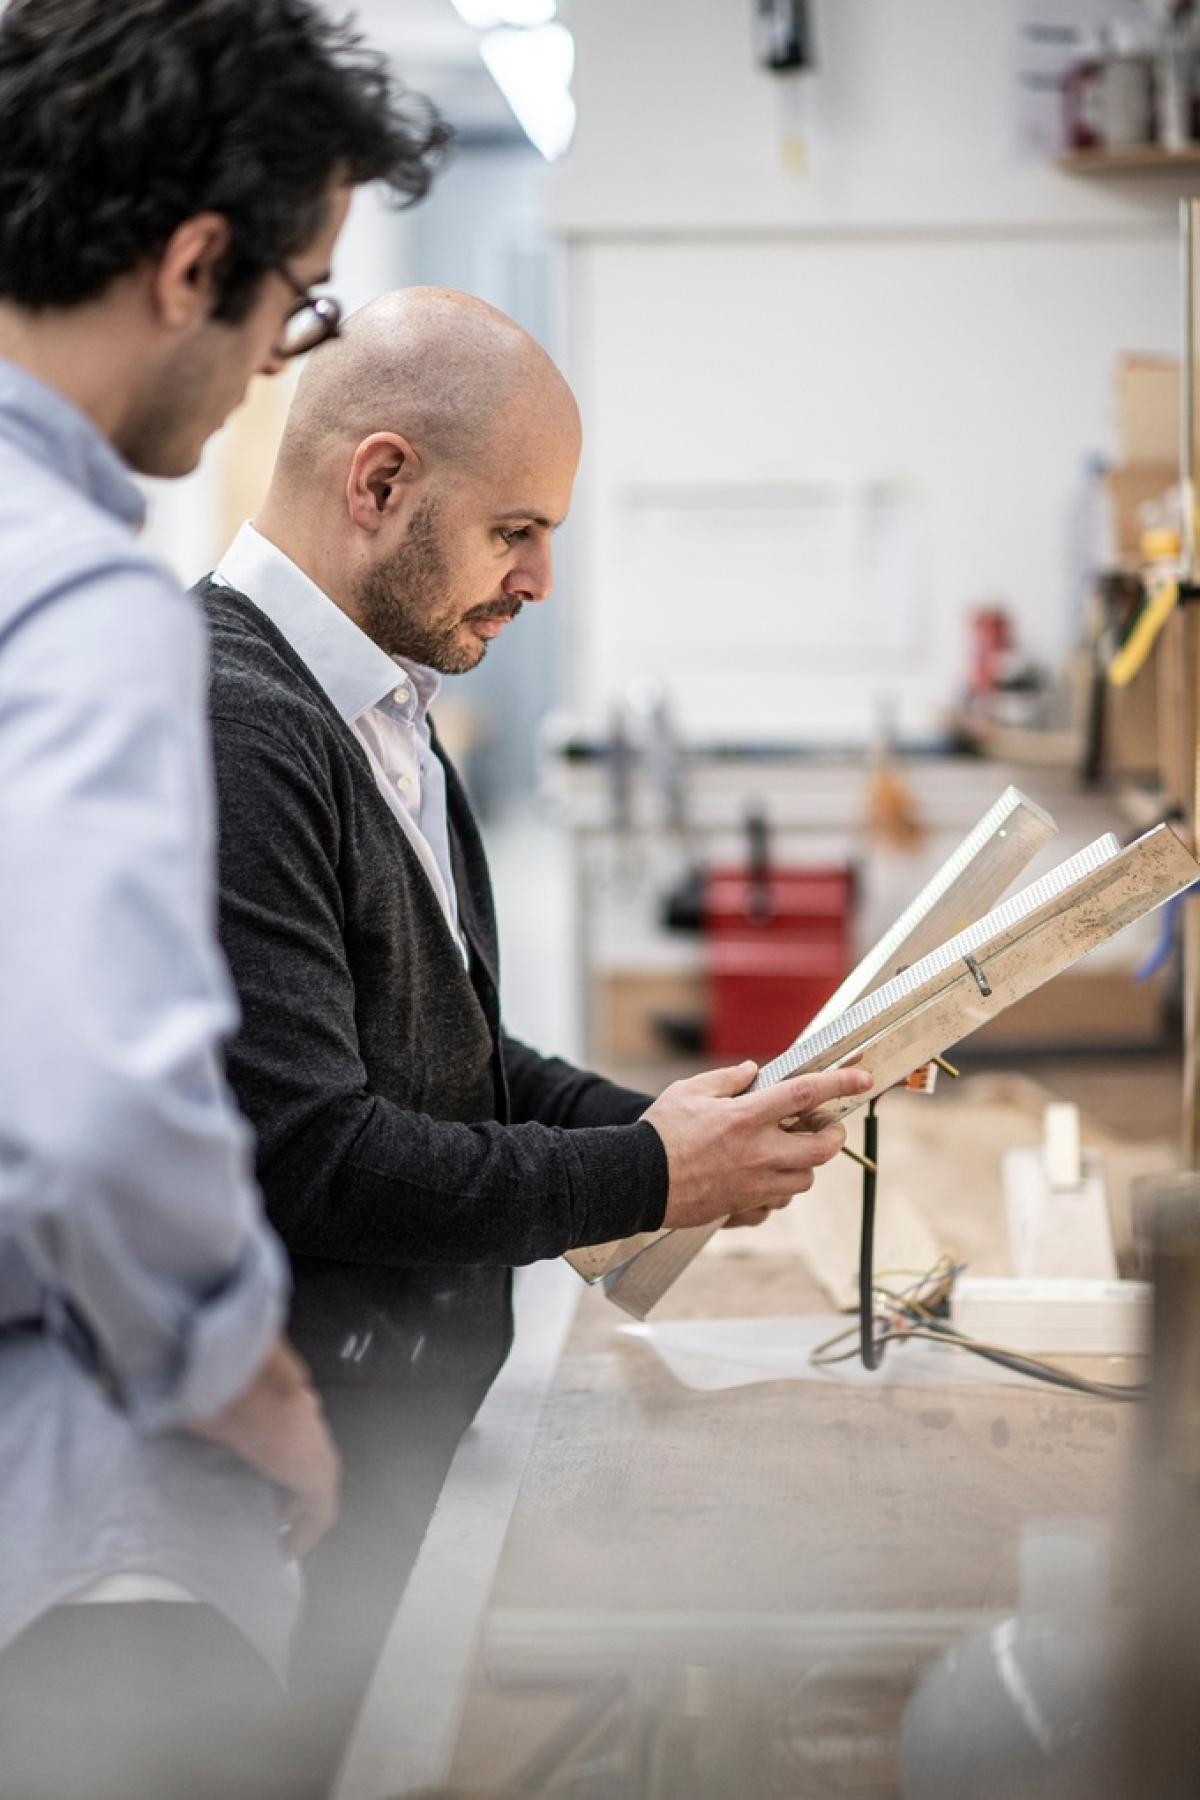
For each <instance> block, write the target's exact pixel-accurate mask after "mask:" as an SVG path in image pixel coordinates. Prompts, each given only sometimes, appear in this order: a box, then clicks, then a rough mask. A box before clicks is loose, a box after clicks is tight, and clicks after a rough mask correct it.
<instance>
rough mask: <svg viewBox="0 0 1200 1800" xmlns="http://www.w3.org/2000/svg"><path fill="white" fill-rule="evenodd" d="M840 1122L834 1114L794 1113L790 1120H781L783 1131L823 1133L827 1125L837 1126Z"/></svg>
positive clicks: (780, 1127) (780, 1126)
mask: <svg viewBox="0 0 1200 1800" xmlns="http://www.w3.org/2000/svg"><path fill="white" fill-rule="evenodd" d="M837 1123H838V1120H837V1119H835V1118H834V1117H833V1115H832V1113H828V1112H815V1113H793V1114H792V1116H791V1118H790V1119H780V1121H779V1129H780V1130H781V1131H821V1130H822V1129H823V1128H824V1127H825V1126H826V1125H836V1124H837Z"/></svg>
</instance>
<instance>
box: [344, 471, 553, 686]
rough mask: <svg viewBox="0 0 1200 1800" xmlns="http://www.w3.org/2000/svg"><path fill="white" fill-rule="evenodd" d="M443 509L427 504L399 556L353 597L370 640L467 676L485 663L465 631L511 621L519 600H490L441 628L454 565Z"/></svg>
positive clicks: (481, 649)
mask: <svg viewBox="0 0 1200 1800" xmlns="http://www.w3.org/2000/svg"><path fill="white" fill-rule="evenodd" d="M440 518H441V508H440V507H439V506H438V505H437V503H436V501H433V500H427V501H426V502H425V504H424V505H423V506H422V507H420V508H419V509H418V511H417V512H415V513H414V514H413V520H412V524H411V525H410V526H409V528H408V536H407V537H406V538H405V540H404V542H403V543H402V544H401V545H400V548H399V549H398V550H397V551H396V553H395V555H394V556H393V557H391V558H390V560H389V561H387V562H385V563H380V564H378V565H377V566H376V567H375V568H373V569H370V570H368V571H367V573H366V574H365V575H364V576H363V577H362V579H361V580H360V581H359V583H358V585H357V587H356V589H355V592H354V603H355V610H356V613H357V616H358V618H359V620H360V622H361V624H362V628H363V630H364V631H365V632H366V634H367V636H368V637H370V638H373V639H374V641H375V643H377V644H378V645H379V647H380V649H381V650H386V651H387V653H388V655H389V656H399V657H403V658H404V659H405V661H407V662H416V663H423V664H424V665H425V667H426V668H429V669H436V670H437V671H438V672H439V674H442V675H465V674H466V672H467V670H468V669H473V668H475V667H476V665H477V664H478V663H480V662H482V660H483V657H484V655H485V654H486V652H487V644H486V643H485V642H484V640H483V639H482V638H475V639H474V642H466V643H464V642H462V641H461V639H460V636H459V631H460V627H461V626H462V625H463V623H464V622H466V621H470V620H472V619H511V618H515V617H516V615H517V614H518V613H519V612H520V610H521V602H520V601H519V600H490V601H485V602H484V604H483V605H481V606H473V607H471V608H470V610H469V611H467V612H466V613H462V614H460V615H459V616H458V617H457V618H456V619H454V620H452V621H451V623H449V624H448V625H440V624H438V623H436V620H437V615H438V612H439V609H441V608H444V607H445V604H446V596H447V594H448V593H449V592H450V589H451V578H450V570H449V565H448V563H447V560H446V557H445V555H444V553H443V550H442V541H441V536H440V533H439V531H438V523H439V520H440Z"/></svg>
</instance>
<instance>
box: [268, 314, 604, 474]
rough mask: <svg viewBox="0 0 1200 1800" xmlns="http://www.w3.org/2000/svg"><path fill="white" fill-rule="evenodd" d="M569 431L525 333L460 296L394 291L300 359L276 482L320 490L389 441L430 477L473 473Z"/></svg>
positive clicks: (560, 388) (555, 378) (574, 424)
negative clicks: (371, 443) (366, 447)
mask: <svg viewBox="0 0 1200 1800" xmlns="http://www.w3.org/2000/svg"><path fill="white" fill-rule="evenodd" d="M531 430H533V431H536V432H539V433H541V432H544V431H546V430H552V431H553V430H557V431H566V432H568V433H572V432H577V431H578V412H577V409H576V407H575V401H574V398H573V396H572V394H571V390H570V389H569V388H568V386H567V384H566V382H565V381H564V379H563V377H562V376H561V374H560V373H559V371H558V370H557V368H555V366H554V364H553V362H552V361H551V360H550V358H549V357H548V356H547V354H546V352H545V351H544V350H543V349H542V347H541V345H540V344H538V343H537V342H536V340H535V339H534V338H532V337H530V335H529V333H528V332H527V331H524V330H522V328H521V327H520V326H519V325H518V324H516V323H515V322H514V320H512V319H510V318H508V317H507V315H506V314H504V313H502V312H498V311H497V309H496V308H495V307H494V306H489V305H488V304H487V303H486V302H485V301H483V300H478V299H475V298H474V297H473V296H472V295H470V294H460V293H455V292H454V291H453V290H451V289H449V288H431V287H414V288H401V289H399V290H398V291H397V292H395V293H391V294H385V295H383V296H382V297H381V298H380V299H378V300H373V301H372V302H371V303H370V305H368V306H364V307H363V308H362V310H361V311H360V312H357V313H355V314H354V315H353V316H352V317H351V318H350V319H349V320H347V322H346V324H345V325H344V327H343V329H342V333H341V335H340V336H339V337H338V338H336V339H335V340H333V341H332V342H331V343H329V344H327V345H325V346H323V347H322V348H321V350H320V351H319V352H318V353H317V354H315V355H314V356H312V357H310V358H309V361H308V364H307V366H306V367H305V370H304V373H303V375H302V377H301V379H300V384H299V386H298V388H297V391H296V397H295V400H294V402H293V404H292V409H291V413H290V415H289V417H288V422H287V429H286V431H285V434H284V440H283V446H282V449H281V451H280V458H279V469H278V473H277V480H280V479H282V481H283V482H284V483H286V485H287V486H288V487H289V488H294V487H297V486H298V487H302V488H307V487H309V486H311V485H312V484H313V483H315V482H320V481H322V480H323V479H326V480H327V479H328V473H329V465H330V462H331V461H336V460H339V459H341V460H344V459H346V458H347V457H349V456H350V455H351V454H352V453H353V451H354V449H355V447H356V446H357V445H358V444H360V443H361V442H362V441H363V439H364V438H368V437H370V436H372V435H373V434H374V433H376V432H382V431H390V432H399V433H401V434H402V435H403V436H404V437H406V438H408V439H409V440H410V441H411V442H412V444H413V446H414V448H415V449H416V450H417V451H418V453H419V454H420V455H421V456H422V457H423V458H424V459H425V460H426V461H427V463H428V464H429V465H430V466H431V467H432V468H440V469H442V470H459V469H461V470H463V471H464V472H465V471H472V470H475V469H478V468H480V467H483V466H486V464H487V462H488V461H489V459H491V458H492V457H493V456H495V455H496V454H501V455H505V454H507V453H508V452H509V451H510V449H511V443H512V439H513V438H514V436H516V437H524V436H525V435H526V434H527V433H528V432H529V431H531Z"/></svg>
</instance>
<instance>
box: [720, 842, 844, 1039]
mask: <svg viewBox="0 0 1200 1800" xmlns="http://www.w3.org/2000/svg"><path fill="white" fill-rule="evenodd" d="M853 908H854V872H853V870H852V869H849V868H845V867H842V868H823V869H821V868H818V869H780V868H774V867H769V868H760V869H758V870H755V869H753V868H751V869H711V870H709V871H708V873H707V875H706V876H705V881H704V901H703V925H702V930H703V934H704V946H705V957H706V963H707V968H708V976H709V988H710V993H709V1012H708V1027H707V1042H706V1046H705V1048H706V1049H707V1050H708V1051H709V1052H710V1053H711V1054H712V1055H713V1056H716V1057H719V1058H721V1059H722V1060H727V1059H730V1058H732V1059H735V1060H736V1059H739V1058H741V1057H744V1056H752V1057H754V1059H755V1060H756V1061H757V1062H760V1063H762V1062H769V1061H770V1059H771V1058H772V1057H773V1056H777V1055H778V1054H779V1052H780V1051H781V1050H786V1048H787V1046H788V1045H789V1044H790V1043H791V1041H792V1039H793V1038H794V1037H796V1036H797V1034H798V1033H799V1032H800V1031H801V1030H802V1029H803V1027H804V1026H805V1025H806V1024H807V1023H808V1021H809V1019H811V1018H812V1016H813V1014H814V1013H816V1012H818V1011H819V1010H820V1008H821V1007H822V1006H823V1005H824V1004H825V1002H826V1000H828V998H829V996H830V994H832V993H833V992H834V990H835V988H837V987H838V986H839V984H840V983H841V982H842V981H843V980H844V979H845V977H846V976H847V975H848V974H849V972H850V969H851V967H852V966H853V946H852V941H851V932H852V920H853Z"/></svg>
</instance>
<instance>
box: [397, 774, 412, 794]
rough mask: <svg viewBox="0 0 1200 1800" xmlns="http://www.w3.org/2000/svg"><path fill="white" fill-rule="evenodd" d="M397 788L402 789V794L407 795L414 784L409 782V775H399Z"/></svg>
mask: <svg viewBox="0 0 1200 1800" xmlns="http://www.w3.org/2000/svg"><path fill="white" fill-rule="evenodd" d="M396 786H397V787H398V788H399V789H400V792H401V793H402V794H407V793H408V791H409V789H410V788H411V787H412V782H411V781H410V780H409V778H408V776H407V775H397V777H396Z"/></svg>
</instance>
